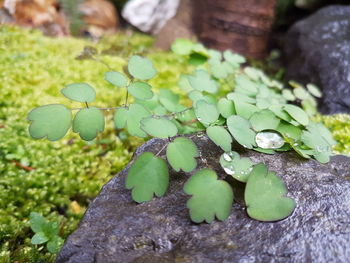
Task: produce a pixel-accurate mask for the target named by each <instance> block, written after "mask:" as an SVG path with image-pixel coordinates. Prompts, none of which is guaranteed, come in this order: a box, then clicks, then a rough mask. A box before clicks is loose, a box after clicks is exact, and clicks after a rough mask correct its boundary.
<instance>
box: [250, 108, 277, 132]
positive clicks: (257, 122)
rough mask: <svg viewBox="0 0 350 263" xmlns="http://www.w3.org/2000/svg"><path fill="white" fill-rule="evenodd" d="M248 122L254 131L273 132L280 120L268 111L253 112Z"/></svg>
mask: <svg viewBox="0 0 350 263" xmlns="http://www.w3.org/2000/svg"><path fill="white" fill-rule="evenodd" d="M249 121H250V123H251V125H252V127H253V129H254V130H255V131H262V130H274V129H276V128H277V127H278V124H279V123H280V120H279V119H278V118H277V117H276V116H275V114H274V113H273V112H272V111H270V110H262V111H259V112H255V113H254V114H253V115H252V116H251V117H250V119H249Z"/></svg>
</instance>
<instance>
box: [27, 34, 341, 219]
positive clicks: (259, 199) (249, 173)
mask: <svg viewBox="0 0 350 263" xmlns="http://www.w3.org/2000/svg"><path fill="white" fill-rule="evenodd" d="M194 45H197V46H194ZM199 49H200V52H201V59H200V61H199V62H198V61H197V62H196V63H195V64H196V65H198V68H197V69H196V70H195V71H194V72H193V73H192V74H190V75H184V76H181V78H180V81H179V85H180V87H181V88H182V89H183V90H185V91H186V92H187V95H188V98H189V100H190V101H192V105H190V106H185V105H183V104H181V103H180V96H179V95H178V94H175V93H173V92H172V91H170V90H167V89H160V91H159V92H158V93H155V92H154V91H153V90H152V87H151V85H150V84H149V83H148V81H149V80H150V79H152V78H153V77H155V75H156V74H157V70H156V69H155V68H154V66H153V63H152V61H151V60H149V59H147V58H144V57H140V56H132V57H131V58H130V60H129V62H128V65H127V69H126V72H125V73H123V72H117V71H112V70H110V67H109V66H108V68H109V71H108V72H107V73H106V74H105V80H106V81H107V82H108V83H109V84H108V85H112V86H114V87H115V88H116V89H124V90H126V98H125V103H124V104H123V105H119V106H117V107H110V108H99V107H96V106H93V102H94V101H95V98H96V92H95V89H94V88H93V87H92V86H90V85H89V84H87V83H73V84H69V85H67V86H66V87H65V88H63V89H62V90H61V93H62V94H63V95H64V96H65V97H66V98H67V99H70V100H73V101H77V102H80V103H82V105H83V107H82V108H68V107H67V106H64V105H61V104H51V105H45V106H40V107H38V108H35V109H33V110H32V111H31V112H30V113H29V115H28V120H29V121H30V126H29V133H30V135H31V136H32V137H33V138H35V139H40V138H47V139H48V140H51V141H54V140H59V139H61V138H63V137H64V136H65V134H66V133H67V131H68V130H69V129H70V128H72V130H73V132H75V133H78V134H79V135H80V137H81V138H82V139H83V140H87V141H91V140H94V139H95V138H96V137H97V136H98V134H99V133H101V132H103V130H104V126H105V116H104V113H103V111H113V112H114V113H113V114H114V116H113V121H114V125H115V127H116V128H118V129H123V128H125V129H126V130H127V131H128V133H129V134H130V135H133V136H137V137H141V138H146V137H149V136H152V137H156V138H163V139H168V140H166V141H165V143H164V146H163V148H162V149H161V150H160V151H159V152H158V153H156V154H154V153H151V152H144V153H142V154H141V155H139V156H138V157H137V159H136V160H135V161H134V162H133V164H132V165H131V167H130V169H129V171H128V175H127V178H126V185H125V186H126V188H127V189H130V190H131V196H132V198H133V200H134V201H136V202H138V203H142V202H147V201H150V200H152V199H153V198H154V196H157V197H161V196H164V195H165V194H166V191H167V189H168V187H169V171H168V166H167V163H166V160H167V161H168V163H169V165H170V166H171V167H172V169H174V170H175V171H176V172H180V171H183V172H185V173H193V171H194V170H195V169H196V167H197V160H196V158H197V157H198V156H199V151H198V149H197V147H196V145H195V143H194V142H193V141H192V140H191V139H190V138H188V137H184V136H183V135H184V134H188V133H195V132H198V131H205V132H206V134H207V135H208V137H209V138H210V139H211V140H212V141H213V142H214V143H215V144H216V145H217V146H219V147H220V148H221V149H222V150H223V154H222V155H221V157H220V159H219V160H218V162H220V164H221V166H222V168H223V173H226V174H227V177H230V176H232V177H233V178H234V179H236V180H238V181H240V182H243V183H246V188H245V203H246V205H247V213H248V215H249V216H250V217H251V218H254V219H256V220H261V221H276V220H280V219H283V218H285V217H287V216H289V215H290V214H291V213H292V212H293V210H294V208H295V206H296V204H295V201H294V200H292V199H291V198H289V197H286V196H285V194H286V193H287V189H286V187H285V185H284V183H283V181H282V180H281V179H280V177H278V176H277V175H276V173H275V172H273V171H269V170H268V168H267V166H266V165H265V164H263V163H258V164H256V163H254V162H252V161H251V160H250V159H249V158H242V157H241V156H240V155H239V154H238V153H237V152H236V151H235V150H236V149H232V142H233V139H234V140H236V141H237V142H238V143H239V144H241V145H242V146H243V147H245V148H247V149H251V150H254V151H258V152H262V153H266V154H275V153H276V152H280V151H289V150H294V151H296V152H297V153H298V154H299V155H301V156H302V157H304V158H315V159H316V160H318V161H319V162H322V163H325V162H328V161H329V157H330V155H331V154H332V146H333V145H334V144H335V141H334V140H333V138H332V136H331V134H330V132H329V131H328V130H327V129H326V128H325V127H324V126H323V125H322V124H319V123H313V122H312V121H311V120H310V118H309V117H310V116H309V115H312V114H313V111H310V110H308V111H305V110H303V109H302V108H300V107H298V106H296V105H294V104H291V103H290V102H293V101H297V100H298V98H297V97H296V96H295V93H296V94H298V97H299V98H302V99H303V100H307V101H314V98H313V95H315V96H320V93H319V91H318V89H317V88H316V87H315V86H309V87H308V88H309V90H307V89H305V88H304V87H302V86H301V85H300V84H297V85H296V84H295V85H296V87H295V89H297V88H299V89H298V90H297V92H295V89H294V90H289V91H288V92H287V91H286V89H283V85H282V84H281V83H279V82H277V81H274V80H271V79H270V78H269V77H267V76H266V75H265V74H264V73H263V72H261V71H259V70H257V69H255V68H251V67H245V68H244V70H242V69H241V65H242V64H243V63H245V62H246V60H245V58H244V57H242V56H240V55H238V54H234V53H232V52H231V51H225V52H223V53H221V52H218V51H215V50H207V49H205V48H204V47H202V46H201V47H200V48H199V47H198V44H194V43H192V42H189V41H186V40H180V41H177V42H176V43H175V44H174V46H173V50H174V52H177V53H178V54H181V55H183V56H185V57H186V56H187V57H188V59H189V60H191V61H192V62H193V56H192V55H191V54H192V53H193V50H195V52H198V50H199ZM89 56H90V57H91V58H93V59H95V60H97V61H98V59H96V58H95V56H96V54H95V53H91V52H90V53H89V54H88V57H89ZM300 89H302V91H303V92H300ZM218 94H222V96H221V97H220V98H219V99H218V96H220V95H218ZM312 94H313V95H312ZM129 96H132V97H134V102H133V103H129ZM312 105H313V104H312ZM73 112H76V113H75V114H73ZM175 136H176V137H175ZM163 152H164V153H165V155H166V160H164V159H163V158H161V157H160V154H161V153H163ZM184 192H185V193H186V194H188V195H190V196H191V197H190V198H189V200H188V202H187V207H188V209H189V213H190V217H191V219H192V221H194V222H197V223H200V222H203V221H206V222H208V223H210V222H212V221H213V220H214V219H215V217H216V218H217V219H219V220H225V219H226V218H227V217H228V216H229V215H230V212H231V207H232V203H233V201H234V192H233V190H232V188H231V186H230V184H228V183H227V182H226V181H225V180H219V179H218V176H217V174H216V173H215V172H214V171H213V170H210V169H202V170H199V171H196V172H195V173H194V175H192V176H191V177H190V178H189V179H188V181H187V182H186V184H185V185H184Z"/></svg>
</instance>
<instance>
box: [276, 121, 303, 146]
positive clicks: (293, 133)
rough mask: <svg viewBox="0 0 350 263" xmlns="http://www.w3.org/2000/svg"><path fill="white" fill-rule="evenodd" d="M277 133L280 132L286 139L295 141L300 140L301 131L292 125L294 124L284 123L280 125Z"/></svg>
mask: <svg viewBox="0 0 350 263" xmlns="http://www.w3.org/2000/svg"><path fill="white" fill-rule="evenodd" d="M276 131H278V132H279V133H280V134H282V135H283V136H285V137H288V138H290V139H293V140H294V141H298V140H300V136H301V129H300V128H299V127H297V126H294V125H292V124H289V123H286V122H284V121H282V122H281V123H280V124H279V125H278V127H277V129H276Z"/></svg>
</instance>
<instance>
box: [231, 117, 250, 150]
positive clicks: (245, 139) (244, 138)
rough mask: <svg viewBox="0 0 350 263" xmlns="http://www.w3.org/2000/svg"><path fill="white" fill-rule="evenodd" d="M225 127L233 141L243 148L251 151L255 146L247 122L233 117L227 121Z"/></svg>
mask: <svg viewBox="0 0 350 263" xmlns="http://www.w3.org/2000/svg"><path fill="white" fill-rule="evenodd" d="M227 126H228V129H229V131H230V133H231V134H232V136H233V137H234V138H235V140H236V141H237V142H238V143H239V144H241V145H242V146H243V147H245V148H248V149H252V148H253V146H256V143H255V132H254V131H253V130H252V129H251V126H250V123H249V121H247V120H246V119H244V118H242V117H241V116H236V115H234V116H231V117H229V118H228V119H227Z"/></svg>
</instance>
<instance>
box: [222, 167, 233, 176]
mask: <svg viewBox="0 0 350 263" xmlns="http://www.w3.org/2000/svg"><path fill="white" fill-rule="evenodd" d="M224 171H225V173H227V174H229V175H234V174H235V171H234V170H233V169H232V170H231V169H230V168H228V167H225V168H224Z"/></svg>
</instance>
